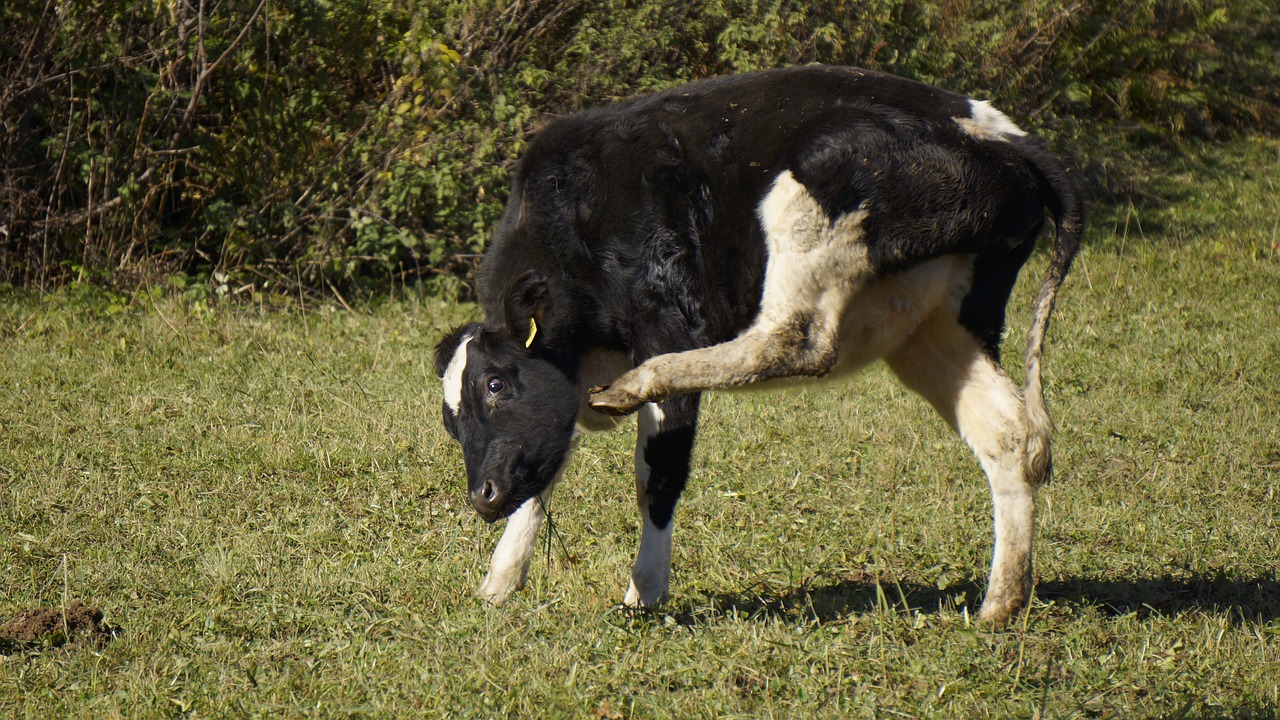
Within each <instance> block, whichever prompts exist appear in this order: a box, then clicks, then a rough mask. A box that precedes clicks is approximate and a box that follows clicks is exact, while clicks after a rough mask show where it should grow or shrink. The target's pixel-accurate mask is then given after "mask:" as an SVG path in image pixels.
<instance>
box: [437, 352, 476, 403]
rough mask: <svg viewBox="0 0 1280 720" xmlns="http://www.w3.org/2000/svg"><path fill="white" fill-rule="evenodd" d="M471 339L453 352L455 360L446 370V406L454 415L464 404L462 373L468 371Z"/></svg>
mask: <svg viewBox="0 0 1280 720" xmlns="http://www.w3.org/2000/svg"><path fill="white" fill-rule="evenodd" d="M471 338H472V336H471V335H468V336H466V337H464V338H463V339H462V342H460V343H458V349H457V350H454V351H453V358H451V359H450V360H449V366H448V367H446V368H445V370H444V404H445V405H447V406H448V407H449V412H451V413H453V414H454V415H457V414H458V406H459V405H461V404H462V373H463V371H465V370H466V369H467V345H469V344H470V343H471Z"/></svg>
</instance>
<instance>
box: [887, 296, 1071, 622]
mask: <svg viewBox="0 0 1280 720" xmlns="http://www.w3.org/2000/svg"><path fill="white" fill-rule="evenodd" d="M887 360H888V362H889V366H890V367H891V368H892V369H893V371H894V372H895V373H896V374H897V375H898V377H899V378H901V379H902V381H903V382H904V383H905V384H906V385H907V387H909V388H911V389H912V390H914V391H916V392H918V393H919V394H920V395H922V396H924V398H925V399H927V400H928V401H929V402H930V403H931V404H932V405H933V407H934V408H935V409H936V410H937V411H938V413H939V414H941V415H942V417H943V418H945V419H946V420H947V422H948V423H950V424H951V427H952V428H954V429H955V430H956V432H957V433H959V435H960V437H961V438H963V439H964V441H965V442H966V443H967V444H968V445H969V447H971V448H972V449H973V451H974V454H976V455H977V456H978V461H979V462H980V463H981V464H982V469H983V470H984V471H985V472H986V474H987V479H988V481H989V482H990V485H991V497H992V503H993V506H994V516H995V517H994V519H995V551H994V554H993V557H992V561H991V578H990V582H989V584H988V587H987V595H986V598H985V599H984V600H983V602H982V610H981V612H980V614H979V618H980V619H981V620H982V621H984V622H987V623H989V624H992V625H1001V624H1003V623H1005V622H1006V621H1007V620H1008V619H1009V618H1010V617H1011V616H1012V615H1013V614H1014V613H1016V612H1017V611H1018V610H1020V609H1021V608H1023V607H1024V606H1025V605H1026V603H1027V601H1028V599H1029V598H1030V596H1031V587H1032V567H1031V544H1032V534H1033V531H1034V527H1035V497H1034V496H1035V490H1036V488H1037V487H1038V486H1039V485H1040V484H1041V483H1042V482H1043V480H1044V474H1045V468H1044V467H1043V464H1042V463H1040V462H1033V458H1032V457H1031V456H1030V455H1029V454H1028V447H1029V446H1035V447H1041V446H1043V447H1044V448H1046V449H1047V447H1048V442H1049V439H1048V432H1047V428H1037V427H1033V425H1032V423H1030V422H1029V421H1028V419H1027V410H1026V405H1025V403H1024V401H1023V397H1022V392H1021V391H1020V390H1019V389H1018V388H1017V386H1015V385H1014V384H1013V381H1012V380H1010V379H1009V376H1008V375H1007V374H1005V372H1004V370H1003V369H1001V367H1000V366H999V365H998V364H997V363H996V362H995V360H994V359H992V358H991V357H990V356H989V355H988V354H987V353H986V352H984V351H983V348H982V345H981V343H980V342H979V341H978V339H977V338H975V337H974V336H973V334H972V333H970V332H969V331H968V330H967V329H965V328H964V327H962V326H961V325H960V324H959V323H958V322H957V321H956V320H955V319H953V318H944V317H935V318H934V319H933V320H931V321H930V322H929V323H928V324H926V325H924V326H922V327H921V328H920V330H919V331H918V332H917V333H916V334H915V335H913V336H912V338H911V339H910V340H909V341H908V342H907V344H906V345H904V346H903V347H902V348H900V349H899V350H898V351H897V352H895V353H894V354H892V355H891V356H890V357H888V358H887Z"/></svg>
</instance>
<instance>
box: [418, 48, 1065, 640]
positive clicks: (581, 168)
mask: <svg viewBox="0 0 1280 720" xmlns="http://www.w3.org/2000/svg"><path fill="white" fill-rule="evenodd" d="M1046 210H1048V211H1049V213H1050V214H1051V215H1052V217H1053V219H1054V223H1055V224H1056V226H1057V235H1056V237H1057V239H1056V241H1055V243H1054V246H1053V252H1052V256H1051V258H1050V260H1049V268H1048V273H1047V276H1046V277H1045V279H1044V281H1043V284H1042V285H1041V287H1040V292H1039V295H1038V296H1037V298H1036V300H1035V305H1034V309H1033V318H1032V321H1031V328H1030V331H1029V333H1028V337H1027V346H1026V387H1025V389H1024V390H1020V389H1019V388H1018V387H1017V386H1015V385H1014V383H1013V382H1012V381H1011V380H1010V378H1009V376H1008V375H1006V374H1005V372H1004V370H1003V369H1002V368H1001V367H1000V364H999V357H1000V339H1001V334H1002V332H1003V330H1004V322H1005V306H1006V304H1007V302H1008V299H1009V294H1010V292H1011V290H1012V288H1013V285H1014V281H1015V280H1016V279H1017V275H1018V272H1019V270H1020V269H1021V267H1022V265H1023V264H1024V263H1025V262H1026V260H1027V258H1028V256H1029V255H1030V254H1031V251H1032V249H1033V247H1034V245H1035V241H1036V237H1037V236H1038V235H1039V233H1040V230H1041V228H1042V225H1043V224H1044V219H1045V217H1046V212H1045V211H1046ZM1081 228H1082V212H1081V208H1080V203H1079V201H1078V198H1077V194H1076V191H1075V189H1074V187H1073V183H1072V180H1071V178H1070V176H1069V174H1068V173H1067V171H1066V170H1064V168H1063V167H1062V165H1060V164H1059V162H1058V161H1057V160H1056V159H1055V158H1054V157H1053V156H1052V155H1051V154H1050V153H1049V152H1047V151H1046V150H1045V149H1044V148H1043V146H1042V145H1041V144H1040V143H1039V142H1037V141H1036V140H1034V139H1032V138H1031V137H1029V136H1028V135H1027V134H1026V133H1025V132H1023V131H1022V130H1021V129H1020V128H1019V127H1018V126H1017V125H1015V124H1014V123H1013V122H1012V121H1010V120H1009V119H1008V118H1007V117H1006V116H1005V115H1003V114H1001V113H1000V112H999V111H998V110H995V109H993V108H992V107H991V106H990V105H988V104H987V103H985V102H981V101H977V100H972V99H969V98H967V97H964V96H962V95H956V94H953V93H950V92H946V91H944V90H939V89H937V88H933V87H929V86H927V85H922V84H920V83H917V82H913V81H910V80H905V79H902V78H897V77H893V76H890V75H885V74H882V73H876V72H871V71H867V70H859V69H855V68H843V67H819V66H811V67H803V68H793V69H785V70H771V71H765V72H760V73H754V74H750V75H743V76H737V77H727V78H722V79H716V80H708V81H703V82H698V83H694V84H691V85H686V86H684V87H679V88H676V89H674V90H669V91H667V92H663V93H659V94H656V95H652V96H648V97H642V98H639V99H636V100H631V101H628V102H624V103H621V104H618V105H614V106H611V107H607V108H603V109H599V110H592V111H588V112H582V113H578V114H574V115H570V116H568V117H565V118H562V119H559V120H557V121H556V122H554V123H553V124H551V125H550V126H549V127H547V128H546V129H545V130H544V131H543V132H541V133H540V134H539V135H538V136H537V137H536V138H535V139H534V140H533V141H532V143H531V144H530V146H529V148H528V150H527V152H526V153H525V156H524V158H523V161H522V162H521V164H520V166H519V169H518V171H517V173H516V176H515V180H514V184H513V186H512V190H511V197H510V200H509V201H508V203H507V207H506V211H505V214H504V215H503V218H502V221H501V223H500V225H499V226H498V229H497V232H496V234H495V235H494V238H493V241H492V243H491V244H490V247H489V249H488V251H487V252H486V254H485V257H484V261H483V263H482V266H481V269H480V276H479V297H480V302H481V305H482V307H483V310H484V314H485V321H484V322H483V323H472V324H468V325H464V326H462V327H459V328H457V329H455V330H454V331H453V332H451V333H450V334H449V335H448V336H447V337H445V338H444V340H443V341H441V343H440V345H439V347H438V348H437V350H436V370H437V373H438V374H439V375H440V376H441V378H442V379H443V381H444V409H443V413H444V424H445V427H446V428H447V429H448V431H449V434H450V435H452V436H453V437H454V438H455V439H456V440H457V441H458V442H459V443H461V445H462V452H463V457H464V460H465V464H466V472H467V483H468V488H469V491H470V497H471V502H472V503H473V505H474V506H475V508H476V510H477V511H478V512H479V513H480V515H481V516H483V517H484V518H485V519H486V520H488V521H491V522H492V521H494V520H497V519H499V518H503V517H507V516H511V519H510V520H509V521H508V524H507V528H506V531H505V532H504V533H503V536H502V539H501V540H500V541H499V542H498V546H497V549H496V550H495V551H494V554H493V558H492V562H491V565H490V569H489V573H488V575H487V577H486V578H485V580H484V583H483V584H482V585H481V587H480V591H479V594H480V595H481V596H483V597H485V598H488V599H489V600H491V601H493V602H501V601H503V600H505V599H506V598H507V597H508V596H509V595H510V594H511V593H512V592H514V591H515V590H517V589H518V588H519V587H520V586H521V585H522V584H523V582H524V580H525V576H526V573H527V572H528V567H529V560H530V558H531V556H532V552H533V548H534V543H535V538H536V536H537V533H538V529H539V527H540V525H541V523H542V520H543V517H544V515H545V512H546V510H545V508H546V505H547V502H548V500H549V497H550V495H551V492H552V489H553V488H554V487H555V485H556V482H557V481H558V480H559V478H560V476H561V473H562V472H563V471H564V468H565V464H566V462H567V461H568V458H569V456H570V454H571V451H572V449H573V447H574V440H575V438H576V436H577V434H578V432H579V430H581V429H595V428H600V427H605V426H608V425H609V424H610V422H611V420H612V418H611V417H610V416H611V415H618V414H625V413H630V412H633V411H637V410H638V411H639V420H638V426H639V431H638V437H637V440H636V453H635V465H636V494H637V498H638V502H639V505H640V514H641V516H642V520H643V522H642V526H643V529H642V532H641V537H640V549H639V552H638V554H637V557H636V562H635V566H634V569H633V570H632V574H631V585H630V587H629V588H628V589H627V593H626V596H625V600H624V602H625V603H626V604H628V605H637V606H646V607H647V606H652V605H655V604H657V603H659V602H660V601H662V599H663V598H665V597H666V595H667V591H668V587H669V580H670V572H671V529H672V519H673V513H674V511H675V506H676V501H677V500H678V499H679V497H680V493H681V491H682V490H683V489H684V486H685V481H686V479H687V477H688V474H689V460H690V454H691V452H692V450H693V444H694V433H695V428H696V424H697V419H698V401H699V397H700V395H699V393H700V392H701V391H703V390H710V389H726V388H737V387H742V386H747V385H758V384H760V383H764V382H768V381H774V380H783V379H793V378H817V377H831V376H837V375H841V374H846V373H851V372H853V371H855V370H857V369H859V368H861V367H863V366H865V365H867V364H868V363H871V362H873V361H875V360H877V359H883V360H885V361H886V362H887V363H888V364H889V367H890V368H892V369H893V371H894V372H895V373H896V374H897V376H898V377H899V378H901V380H902V382H904V383H905V384H906V385H907V386H908V387H910V388H911V389H912V390H915V391H916V392H918V393H919V394H921V395H922V396H924V397H925V398H926V399H927V400H928V401H929V402H930V403H932V405H933V406H934V408H936V409H937V411H938V413H939V414H941V415H942V417H943V418H944V419H946V421H947V422H948V423H950V424H951V426H952V427H953V428H954V429H955V430H956V432H958V433H959V434H960V436H961V437H962V438H963V439H964V440H965V442H967V443H968V444H969V446H970V447H972V448H973V451H974V452H975V453H976V454H977V456H978V460H979V462H980V463H981V464H982V467H983V469H984V470H985V471H986V474H987V477H988V479H989V481H990V485H991V490H992V496H993V499H994V505H995V555H994V559H993V561H992V568H991V577H990V581H989V586H988V590H987V594H986V598H985V600H984V602H983V604H982V610H981V618H982V619H984V620H986V621H988V622H990V623H993V624H999V623H1003V622H1004V621H1006V620H1007V619H1008V618H1009V617H1010V615H1011V614H1012V613H1014V612H1016V611H1017V610H1018V609H1019V608H1020V607H1022V606H1023V605H1024V604H1025V603H1026V601H1027V598H1028V596H1029V594H1030V591H1031V584H1032V571H1031V540H1032V527H1033V519H1034V501H1033V494H1034V491H1035V489H1036V487H1037V486H1039V485H1040V484H1042V483H1043V482H1045V481H1046V479H1047V478H1048V476H1049V469H1050V456H1049V434H1050V420H1049V416H1048V414H1047V412H1046V410H1045V404H1044V397H1043V393H1042V391H1041V385H1040V354H1041V348H1042V345H1043V341H1044V336H1045V332H1046V329H1047V327H1048V324H1049V315H1050V313H1051V311H1052V308H1053V303H1054V297H1055V295H1056V294H1057V291H1058V288H1059V286H1060V285H1061V283H1062V280H1063V277H1064V276H1065V274H1066V272H1067V269H1068V267H1069V266H1070V264H1071V261H1072V258H1073V257H1074V255H1075V253H1076V250H1077V248H1078V246H1079V242H1080V234H1081Z"/></svg>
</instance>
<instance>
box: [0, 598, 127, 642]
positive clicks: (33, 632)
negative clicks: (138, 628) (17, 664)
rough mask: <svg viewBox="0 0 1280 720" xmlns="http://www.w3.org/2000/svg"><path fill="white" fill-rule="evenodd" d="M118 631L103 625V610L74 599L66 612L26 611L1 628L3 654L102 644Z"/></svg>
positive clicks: (45, 609)
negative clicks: (83, 644) (84, 644)
mask: <svg viewBox="0 0 1280 720" xmlns="http://www.w3.org/2000/svg"><path fill="white" fill-rule="evenodd" d="M116 634H117V630H116V629H115V628H112V627H111V626H110V625H107V624H106V623H104V622H102V611H101V610H99V609H98V608H96V607H89V606H87V605H84V604H83V603H81V602H80V601H79V600H73V601H72V602H71V604H70V605H69V606H67V608H66V610H65V611H64V610H60V609H57V608H34V609H30V610H23V611H22V612H20V613H18V614H17V615H16V616H15V617H14V618H13V619H11V620H9V621H8V622H6V623H5V624H3V625H0V653H7V652H17V651H19V650H24V649H29V648H39V647H62V646H64V645H71V646H76V645H79V644H80V643H89V644H95V645H100V644H103V643H106V642H107V641H109V640H111V639H112V638H113V637H115V636H116Z"/></svg>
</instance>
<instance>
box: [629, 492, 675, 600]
mask: <svg viewBox="0 0 1280 720" xmlns="http://www.w3.org/2000/svg"><path fill="white" fill-rule="evenodd" d="M641 514H642V515H643V516H644V527H643V529H642V530H641V531H640V551H639V552H638V553H636V564H635V565H634V566H633V567H632V568H631V585H630V586H628V587H627V596H626V597H625V598H624V599H623V600H622V603H623V604H624V605H627V606H629V607H656V606H657V605H659V604H661V603H662V601H663V600H666V599H667V591H668V589H669V588H670V587H671V525H673V524H674V520H673V521H672V523H671V524H668V525H667V527H666V528H664V529H661V530H660V529H658V528H657V527H654V524H653V521H652V520H650V519H649V513H648V511H646V510H643V509H642V510H641Z"/></svg>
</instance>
